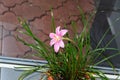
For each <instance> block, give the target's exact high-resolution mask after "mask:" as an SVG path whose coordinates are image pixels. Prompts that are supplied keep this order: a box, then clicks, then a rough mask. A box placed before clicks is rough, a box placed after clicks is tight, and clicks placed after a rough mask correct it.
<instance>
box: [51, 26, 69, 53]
mask: <svg viewBox="0 0 120 80" xmlns="http://www.w3.org/2000/svg"><path fill="white" fill-rule="evenodd" d="M67 32H68V30H66V29H61V30H60V26H58V27H57V28H56V33H50V34H49V37H50V38H51V41H50V46H53V45H54V50H55V52H58V51H59V49H60V47H61V48H64V42H63V40H62V39H63V36H64V35H65V34H66V33H67Z"/></svg>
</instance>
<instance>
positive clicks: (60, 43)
mask: <svg viewBox="0 0 120 80" xmlns="http://www.w3.org/2000/svg"><path fill="white" fill-rule="evenodd" d="M59 46H60V47H62V48H64V47H65V45H64V42H63V40H60V41H59Z"/></svg>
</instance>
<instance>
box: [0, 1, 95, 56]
mask: <svg viewBox="0 0 120 80" xmlns="http://www.w3.org/2000/svg"><path fill="white" fill-rule="evenodd" d="M92 4H94V3H93V1H92V0H0V23H1V24H0V37H1V34H2V32H3V35H2V36H3V38H2V42H1V39H0V51H1V52H0V53H2V56H10V57H23V56H24V55H25V54H32V52H31V51H32V50H31V49H30V48H28V47H26V46H23V44H21V43H20V42H18V41H17V40H16V39H15V38H16V35H19V36H21V37H23V38H24V39H26V40H28V41H29V40H30V39H29V37H27V36H23V35H21V34H19V33H18V30H20V29H21V27H20V25H19V23H18V20H17V17H18V16H20V17H23V18H25V19H27V20H28V21H29V24H30V26H31V27H32V29H33V32H35V34H36V35H37V36H38V37H40V38H41V39H42V40H43V41H44V40H46V38H48V34H49V32H50V25H51V16H50V7H52V8H53V13H54V17H55V22H56V26H62V27H63V25H64V24H65V23H66V24H67V26H68V29H69V32H70V33H72V29H71V26H70V23H71V21H72V20H74V21H76V23H77V25H78V32H80V31H81V30H82V23H81V22H80V21H79V20H80V14H79V11H78V9H77V6H78V5H79V6H81V8H82V9H83V10H84V12H85V13H86V14H89V13H90V12H92V10H93V9H94V6H93V5H92ZM1 26H3V28H1ZM43 35H44V36H43ZM1 45H2V47H1Z"/></svg>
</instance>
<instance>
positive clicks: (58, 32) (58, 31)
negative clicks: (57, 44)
mask: <svg viewBox="0 0 120 80" xmlns="http://www.w3.org/2000/svg"><path fill="white" fill-rule="evenodd" d="M56 34H57V35H59V34H60V26H58V27H57V28H56Z"/></svg>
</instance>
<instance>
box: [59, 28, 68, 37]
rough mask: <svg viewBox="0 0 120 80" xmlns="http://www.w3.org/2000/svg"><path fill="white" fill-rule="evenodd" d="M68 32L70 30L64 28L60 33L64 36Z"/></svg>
mask: <svg viewBox="0 0 120 80" xmlns="http://www.w3.org/2000/svg"><path fill="white" fill-rule="evenodd" d="M67 32H68V30H67V29H62V30H61V31H60V32H59V33H60V36H64V35H65V34H66V33H67Z"/></svg>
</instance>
